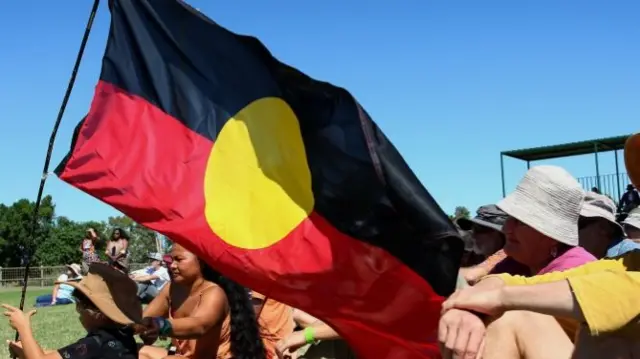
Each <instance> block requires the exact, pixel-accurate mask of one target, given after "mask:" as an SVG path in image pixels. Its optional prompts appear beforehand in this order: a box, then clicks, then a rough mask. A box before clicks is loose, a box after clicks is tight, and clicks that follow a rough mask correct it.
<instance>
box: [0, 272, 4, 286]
mask: <svg viewBox="0 0 640 359" xmlns="http://www.w3.org/2000/svg"><path fill="white" fill-rule="evenodd" d="M3 283H4V282H3V281H2V267H0V287H2V286H3Z"/></svg>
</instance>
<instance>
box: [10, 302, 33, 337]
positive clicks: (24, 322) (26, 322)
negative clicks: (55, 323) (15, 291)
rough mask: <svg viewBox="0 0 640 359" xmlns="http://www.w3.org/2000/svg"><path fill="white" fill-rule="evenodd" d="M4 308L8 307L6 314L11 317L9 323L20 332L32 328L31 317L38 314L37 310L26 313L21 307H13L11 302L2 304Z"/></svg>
mask: <svg viewBox="0 0 640 359" xmlns="http://www.w3.org/2000/svg"><path fill="white" fill-rule="evenodd" d="M2 308H4V309H6V312H4V315H5V316H6V317H9V325H10V326H11V328H13V329H15V330H17V331H18V333H19V332H21V331H24V330H25V329H29V328H31V317H32V316H33V315H34V314H36V311H35V310H32V311H30V312H28V313H26V314H25V313H24V312H23V311H21V310H20V309H18V308H15V307H12V306H10V305H9V304H2Z"/></svg>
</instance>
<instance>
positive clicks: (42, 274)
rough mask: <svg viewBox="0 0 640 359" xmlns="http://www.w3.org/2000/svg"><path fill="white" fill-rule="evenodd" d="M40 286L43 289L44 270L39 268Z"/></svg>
mask: <svg viewBox="0 0 640 359" xmlns="http://www.w3.org/2000/svg"><path fill="white" fill-rule="evenodd" d="M40 286H41V287H44V268H42V266H40Z"/></svg>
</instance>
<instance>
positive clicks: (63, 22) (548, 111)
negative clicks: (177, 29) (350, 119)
mask: <svg viewBox="0 0 640 359" xmlns="http://www.w3.org/2000/svg"><path fill="white" fill-rule="evenodd" d="M91 2H92V1H89V0H85V1H42V0H21V1H7V2H6V3H5V4H3V11H2V12H0V34H2V35H1V36H0V54H1V56H0V164H1V165H2V168H4V171H3V175H2V176H0V188H1V190H0V202H3V203H11V202H13V201H15V200H17V199H19V198H22V197H27V198H30V199H34V198H35V195H36V190H37V187H38V183H39V180H40V171H41V169H42V164H43V159H44V154H45V150H46V146H47V142H48V137H49V133H50V129H51V126H52V123H53V121H54V119H55V116H56V114H57V111H58V106H59V104H60V101H61V99H62V96H63V93H64V90H65V87H66V85H67V79H68V77H69V74H70V72H71V68H72V65H73V61H74V58H75V56H76V51H77V48H78V46H79V43H80V39H81V36H82V32H83V30H84V26H85V22H86V18H87V15H88V12H89V9H90V7H91ZM190 3H191V4H192V5H194V6H195V7H197V8H199V9H200V10H201V11H203V12H204V13H205V14H207V15H208V16H210V17H212V18H213V19H214V20H216V21H218V22H219V23H221V24H222V25H224V26H227V27H228V28H230V29H231V30H233V31H236V32H240V33H247V34H252V35H255V36H257V37H259V38H260V39H261V40H262V41H263V42H265V44H266V45H267V46H268V47H269V48H270V49H271V50H272V52H273V53H274V54H275V55H276V56H277V57H278V58H280V59H281V60H283V61H285V62H287V63H289V64H291V65H293V66H295V67H298V68H299V69H301V70H303V71H305V72H307V73H308V74H309V75H311V76H313V77H316V78H318V79H322V80H326V81H330V82H333V83H335V84H337V85H340V86H343V87H346V88H347V89H349V90H350V91H351V92H352V93H353V94H354V95H355V96H356V97H357V98H358V99H359V100H360V102H361V103H362V104H363V105H364V106H365V107H366V109H367V110H368V111H369V113H370V114H371V115H372V117H373V118H374V120H375V121H376V122H377V123H378V124H379V125H380V126H381V127H382V129H383V130H384V131H385V132H386V134H387V135H388V136H389V137H390V138H391V139H392V141H393V142H394V143H395V145H396V147H398V148H399V150H400V151H401V152H402V154H403V155H404V157H405V159H406V160H407V162H408V163H409V164H410V166H411V167H412V168H413V170H414V171H415V172H416V173H417V174H418V176H419V178H420V179H421V180H422V182H423V183H424V185H425V186H426V187H427V188H428V189H429V190H430V192H431V193H432V194H433V196H434V197H435V198H436V200H437V201H438V202H439V203H440V205H441V206H442V207H443V209H444V210H445V211H447V212H452V211H453V209H454V208H455V206H457V205H465V206H467V207H469V208H470V209H471V210H472V211H473V210H475V208H476V207H477V206H479V205H481V204H485V203H491V202H495V201H497V200H498V199H499V198H500V197H501V182H500V162H499V153H500V151H502V150H509V149H517V148H525V147H533V146H542V145H551V144H557V143H564V142H571V141H578V140H584V139H591V138H599V137H608V136H614V135H620V134H626V133H631V132H635V131H637V130H638V129H640V126H639V125H640V119H639V115H640V101H639V100H638V99H640V66H639V64H640V41H639V39H640V22H638V17H637V16H638V13H640V3H638V2H634V1H631V0H628V1H625V0H620V1H616V2H612V3H606V4H605V3H604V2H602V1H599V0H598V1H596V0H567V1H550V0H544V1H509V0H490V1H471V0H466V1H457V2H452V1H432V0H429V1H427V0H407V1H398V2H390V1H382V0H369V1H363V0H350V1H338V0H326V1H321V2H309V1H293V0H271V1H255V0H251V1H249V0H234V1H213V0H191V1H190ZM106 10H107V9H106V1H103V4H102V5H101V8H100V10H99V13H98V17H97V19H96V23H95V27H94V30H93V32H92V35H91V38H90V40H89V45H88V48H87V51H86V55H85V59H84V61H83V64H82V66H81V68H80V73H79V76H78V81H77V84H76V88H75V90H74V92H73V95H72V97H71V101H70V103H69V106H68V108H67V112H66V115H65V117H64V120H63V123H62V126H61V128H60V133H59V136H58V139H57V142H56V147H55V151H54V154H53V162H52V164H53V166H52V169H53V167H54V166H55V164H57V163H58V162H59V161H60V159H61V158H62V157H63V156H64V154H65V153H66V151H67V150H68V146H69V143H70V138H71V134H72V132H73V128H74V126H75V125H76V123H77V121H78V120H79V119H80V118H81V117H82V116H83V115H84V114H85V113H86V112H87V110H88V107H89V104H90V101H91V98H92V95H93V89H94V86H95V84H96V81H97V78H98V75H99V71H100V65H101V64H100V61H101V56H102V52H103V50H104V46H105V41H106V35H107V32H108V25H109V14H108V11H106ZM550 163H554V164H560V165H563V166H565V167H566V168H567V169H569V170H570V171H571V172H572V173H573V174H574V175H575V176H576V177H580V176H589V175H594V172H595V170H594V160H593V157H591V156H581V157H575V158H571V159H566V160H558V161H551V162H550ZM600 163H601V172H604V173H611V172H613V171H614V161H613V154H612V153H609V154H603V155H602V156H601V158H600ZM621 163H622V160H621ZM505 165H506V179H507V189H512V188H513V187H514V186H515V184H516V183H517V181H518V179H519V178H520V177H521V176H522V175H523V174H524V172H525V170H526V165H525V164H524V163H519V162H517V161H515V160H507V161H506V162H505ZM46 193H50V194H52V195H53V196H54V199H55V201H56V203H57V211H58V214H59V215H65V216H69V217H71V218H73V219H76V220H88V219H103V218H106V217H107V216H109V215H114V214H116V213H117V212H115V211H114V210H113V209H111V208H109V207H108V206H106V205H104V204H102V203H100V202H99V201H97V200H95V199H92V198H90V197H89V196H88V195H85V194H83V193H81V192H80V191H78V190H75V189H74V188H72V187H70V186H68V185H66V184H65V183H63V182H61V181H60V180H58V179H57V178H56V177H53V176H52V177H50V178H49V180H48V183H47V187H46Z"/></svg>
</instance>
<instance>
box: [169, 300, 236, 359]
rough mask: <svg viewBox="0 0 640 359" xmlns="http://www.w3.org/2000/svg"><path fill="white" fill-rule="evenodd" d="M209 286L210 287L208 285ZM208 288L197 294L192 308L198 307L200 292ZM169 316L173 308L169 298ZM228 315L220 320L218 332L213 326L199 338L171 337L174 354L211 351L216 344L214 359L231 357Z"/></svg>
mask: <svg viewBox="0 0 640 359" xmlns="http://www.w3.org/2000/svg"><path fill="white" fill-rule="evenodd" d="M209 288H210V287H209ZM207 289H208V288H205V289H203V290H202V291H201V292H200V294H199V296H198V302H197V303H196V306H195V307H194V309H196V308H198V306H199V305H200V302H201V301H202V293H203V292H204V291H205V290H207ZM169 308H171V309H170V310H169V318H172V317H173V313H174V308H173V307H172V306H171V299H169ZM229 320H230V317H229V314H228V313H227V316H226V317H225V318H224V321H223V322H222V327H221V329H220V332H219V333H218V331H217V330H216V328H213V329H212V330H211V331H210V332H209V333H207V334H205V335H204V336H203V337H202V338H200V339H175V338H172V339H171V346H173V347H175V348H176V355H179V356H183V357H185V358H191V357H193V356H194V355H195V353H196V349H197V350H199V351H205V352H207V351H208V352H212V351H213V349H214V348H213V347H214V346H215V345H216V344H217V345H218V348H217V350H218V352H217V355H216V359H231V358H232V357H231V327H230V323H229Z"/></svg>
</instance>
